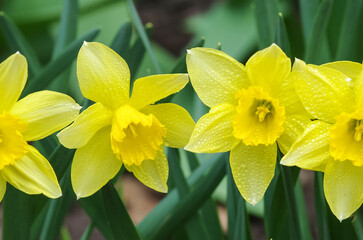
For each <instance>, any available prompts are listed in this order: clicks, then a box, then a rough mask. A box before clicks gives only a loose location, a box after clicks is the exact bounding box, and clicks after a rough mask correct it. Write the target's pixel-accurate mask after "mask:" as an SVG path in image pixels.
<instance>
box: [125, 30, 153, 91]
mask: <svg viewBox="0 0 363 240" xmlns="http://www.w3.org/2000/svg"><path fill="white" fill-rule="evenodd" d="M152 29H153V25H152V24H146V25H145V31H146V34H148V35H150V34H151V31H152ZM144 54H145V46H144V43H143V41H142V39H141V37H140V36H139V37H138V38H137V40H136V41H135V43H134V44H133V45H132V47H131V49H129V51H128V52H127V54H126V56H125V60H126V62H127V63H128V65H129V68H130V74H131V82H130V86H132V85H133V82H134V81H135V76H136V73H137V71H138V70H139V67H140V65H141V62H142V60H143V58H144Z"/></svg>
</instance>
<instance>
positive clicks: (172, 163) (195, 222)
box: [168, 148, 210, 240]
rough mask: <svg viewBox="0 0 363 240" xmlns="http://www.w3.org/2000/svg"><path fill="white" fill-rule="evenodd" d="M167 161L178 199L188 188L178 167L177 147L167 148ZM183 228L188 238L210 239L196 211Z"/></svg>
mask: <svg viewBox="0 0 363 240" xmlns="http://www.w3.org/2000/svg"><path fill="white" fill-rule="evenodd" d="M168 162H169V169H170V170H169V171H170V177H171V178H172V179H173V182H174V184H175V187H176V189H177V191H178V194H179V196H180V199H183V198H184V197H185V196H187V195H188V193H189V192H190V189H189V186H188V183H187V181H186V180H185V177H184V174H183V172H182V170H181V168H180V159H179V153H178V149H175V148H168ZM185 228H186V231H187V234H188V239H191V240H193V239H195V240H199V239H206V240H208V239H210V237H209V235H208V232H207V229H206V226H205V225H204V223H203V222H202V219H201V216H200V214H199V213H198V212H196V213H195V214H193V216H191V217H190V219H189V220H188V221H187V222H186V223H185Z"/></svg>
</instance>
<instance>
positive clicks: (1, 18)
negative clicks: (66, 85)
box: [0, 12, 42, 74]
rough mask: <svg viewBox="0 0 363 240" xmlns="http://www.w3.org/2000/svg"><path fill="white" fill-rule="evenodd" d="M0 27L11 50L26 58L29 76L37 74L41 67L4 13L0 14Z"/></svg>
mask: <svg viewBox="0 0 363 240" xmlns="http://www.w3.org/2000/svg"><path fill="white" fill-rule="evenodd" d="M0 27H1V30H2V32H3V34H4V37H5V40H6V42H7V43H8V45H9V46H10V48H11V50H12V51H14V52H16V51H19V52H20V53H21V54H23V55H24V56H25V57H26V58H27V60H28V64H29V70H30V72H31V74H36V73H38V72H39V71H40V69H41V67H42V65H41V63H40V61H39V59H38V57H37V56H36V54H35V52H34V51H33V49H32V48H31V47H30V44H29V43H28V42H27V40H26V39H25V37H24V36H23V35H22V34H21V32H20V31H19V29H18V28H17V27H16V25H15V24H14V22H13V21H11V20H10V18H9V17H8V16H7V15H6V14H5V13H4V12H0Z"/></svg>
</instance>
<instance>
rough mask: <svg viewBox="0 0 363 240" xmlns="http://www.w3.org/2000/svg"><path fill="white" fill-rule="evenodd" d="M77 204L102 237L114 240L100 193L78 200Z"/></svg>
mask: <svg viewBox="0 0 363 240" xmlns="http://www.w3.org/2000/svg"><path fill="white" fill-rule="evenodd" d="M79 203H80V204H81V206H82V208H83V209H84V210H85V212H86V213H87V215H88V216H89V217H90V218H91V219H92V221H93V223H94V225H95V226H96V227H97V228H98V229H99V230H100V232H101V233H102V235H103V236H104V237H105V238H106V239H107V240H116V238H115V236H114V234H113V231H112V229H111V223H110V221H109V219H108V217H107V215H106V209H105V206H104V203H103V198H102V194H101V191H98V192H96V193H95V194H93V195H92V196H90V197H87V198H81V199H79Z"/></svg>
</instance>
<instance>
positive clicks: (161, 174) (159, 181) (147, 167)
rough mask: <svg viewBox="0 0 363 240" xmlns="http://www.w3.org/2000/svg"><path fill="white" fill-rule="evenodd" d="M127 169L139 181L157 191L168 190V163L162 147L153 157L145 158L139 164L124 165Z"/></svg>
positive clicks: (164, 191)
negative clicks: (150, 158)
mask: <svg viewBox="0 0 363 240" xmlns="http://www.w3.org/2000/svg"><path fill="white" fill-rule="evenodd" d="M125 167H126V169H127V171H129V172H132V173H133V174H134V175H135V177H136V178H137V179H139V181H140V182H142V183H143V184H145V185H146V186H148V187H149V188H152V189H154V190H156V191H158V192H163V193H166V192H168V185H167V184H166V182H167V181H168V176H169V165H168V160H167V159H166V156H165V154H164V148H161V149H160V150H159V152H158V153H157V155H156V156H155V159H153V160H145V161H143V162H142V163H141V165H140V166H136V165H131V166H127V165H125Z"/></svg>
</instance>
